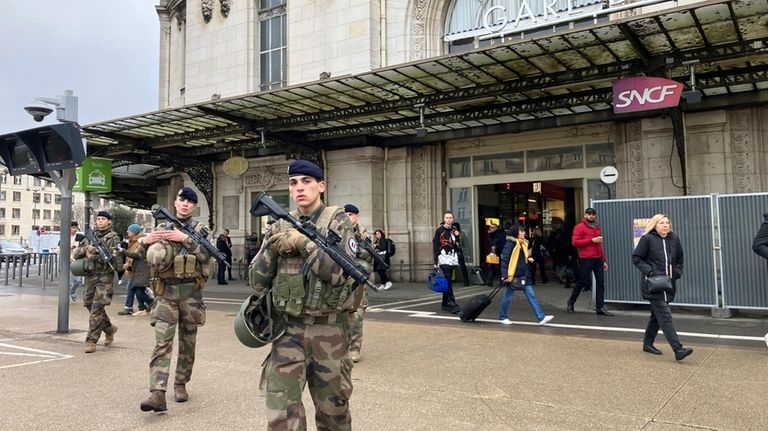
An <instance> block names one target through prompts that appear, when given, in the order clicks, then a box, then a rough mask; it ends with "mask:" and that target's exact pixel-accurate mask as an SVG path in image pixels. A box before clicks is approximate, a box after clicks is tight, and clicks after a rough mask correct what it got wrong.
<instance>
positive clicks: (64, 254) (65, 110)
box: [24, 90, 89, 332]
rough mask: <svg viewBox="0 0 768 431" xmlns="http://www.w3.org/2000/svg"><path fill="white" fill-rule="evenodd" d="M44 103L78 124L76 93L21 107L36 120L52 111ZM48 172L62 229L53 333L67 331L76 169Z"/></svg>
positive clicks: (64, 119) (38, 99) (66, 120)
mask: <svg viewBox="0 0 768 431" xmlns="http://www.w3.org/2000/svg"><path fill="white" fill-rule="evenodd" d="M40 102H42V103H40ZM47 105H53V106H55V107H56V119H57V120H59V122H62V123H77V96H75V95H74V92H73V91H72V90H65V91H64V95H63V96H59V97H57V98H50V97H36V98H35V100H34V101H33V103H32V104H30V105H29V106H25V107H24V110H25V111H27V112H28V113H29V114H30V115H31V116H32V118H33V119H34V120H35V121H43V118H44V117H45V116H46V115H48V114H50V113H51V112H53V109H51V108H49V107H48V106H47ZM48 175H49V176H50V178H51V181H53V182H54V183H56V186H58V188H59V191H60V192H61V228H60V229H59V231H60V235H61V236H60V240H59V244H60V246H59V268H61V273H60V274H59V307H58V325H57V329H56V332H69V250H70V242H71V240H70V236H69V225H70V224H71V221H72V187H73V186H74V185H75V179H76V176H75V169H74V168H68V169H62V170H59V171H52V172H49V173H48ZM87 205H88V196H87V195H86V216H85V217H86V226H87V224H88V217H89V214H88V208H87ZM35 208H37V204H35ZM65 229H66V230H65ZM38 249H39V242H38ZM38 251H39V250H38Z"/></svg>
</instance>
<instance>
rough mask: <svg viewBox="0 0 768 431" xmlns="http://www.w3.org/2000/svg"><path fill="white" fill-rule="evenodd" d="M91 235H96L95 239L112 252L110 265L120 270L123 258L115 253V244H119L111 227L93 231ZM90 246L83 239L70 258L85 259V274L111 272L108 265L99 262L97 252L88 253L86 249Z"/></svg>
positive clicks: (117, 236)
mask: <svg viewBox="0 0 768 431" xmlns="http://www.w3.org/2000/svg"><path fill="white" fill-rule="evenodd" d="M93 234H94V235H96V238H98V239H100V240H102V241H103V242H104V244H105V245H106V246H107V247H108V248H109V250H110V252H112V257H113V259H112V265H113V266H114V267H115V269H120V270H122V267H123V256H122V254H121V253H119V252H117V244H118V243H119V242H120V236H119V235H118V234H117V233H116V232H115V231H113V230H112V227H108V228H106V229H103V230H94V231H93ZM90 245H91V242H90V241H88V240H87V239H83V240H82V241H80V245H79V246H78V247H77V249H75V251H74V253H73V254H72V257H73V258H75V259H81V258H85V260H86V261H87V263H86V265H85V268H86V273H87V274H88V273H92V274H96V273H105V272H112V268H110V267H109V265H108V264H106V263H102V262H101V260H100V259H99V253H98V252H95V253H88V251H87V250H86V248H87V247H88V246H90Z"/></svg>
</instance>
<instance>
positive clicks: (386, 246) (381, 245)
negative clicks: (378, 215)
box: [373, 230, 393, 290]
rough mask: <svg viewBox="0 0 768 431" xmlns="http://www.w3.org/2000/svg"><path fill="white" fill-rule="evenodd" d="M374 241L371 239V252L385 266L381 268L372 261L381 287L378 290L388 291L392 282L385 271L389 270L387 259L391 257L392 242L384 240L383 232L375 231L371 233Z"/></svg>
mask: <svg viewBox="0 0 768 431" xmlns="http://www.w3.org/2000/svg"><path fill="white" fill-rule="evenodd" d="M373 236H374V239H373V244H374V246H373V250H374V251H375V252H376V253H377V254H378V255H379V256H381V257H382V259H383V260H384V262H385V263H386V264H387V266H386V267H385V266H383V265H381V264H379V262H378V261H377V260H375V259H374V260H373V270H374V271H376V273H377V274H379V279H380V280H381V285H380V286H379V289H380V290H389V288H390V287H392V282H391V281H390V280H389V276H387V269H388V268H389V265H390V263H389V258H390V257H391V256H392V254H393V253H392V241H391V240H390V239H389V238H386V237H385V236H384V231H383V230H377V231H376V232H374V233H373Z"/></svg>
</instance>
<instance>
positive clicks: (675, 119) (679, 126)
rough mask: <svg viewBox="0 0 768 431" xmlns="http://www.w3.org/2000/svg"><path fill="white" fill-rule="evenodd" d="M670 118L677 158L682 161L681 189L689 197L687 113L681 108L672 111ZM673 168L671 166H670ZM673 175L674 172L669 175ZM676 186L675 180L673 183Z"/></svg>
mask: <svg viewBox="0 0 768 431" xmlns="http://www.w3.org/2000/svg"><path fill="white" fill-rule="evenodd" d="M669 118H670V119H671V120H672V136H673V138H674V142H675V146H676V147H677V157H678V158H679V159H680V176H681V177H682V179H683V184H682V186H681V187H679V188H681V189H683V196H688V160H687V155H686V150H685V138H686V133H685V113H684V112H683V111H681V110H680V109H679V108H673V109H671V110H670V115H669ZM670 168H671V166H670ZM669 174H670V175H672V172H670V173H669ZM672 183H673V184H674V180H673V181H672Z"/></svg>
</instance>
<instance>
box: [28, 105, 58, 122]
mask: <svg viewBox="0 0 768 431" xmlns="http://www.w3.org/2000/svg"><path fill="white" fill-rule="evenodd" d="M24 110H25V111H27V113H28V114H29V115H31V116H32V118H33V119H34V120H35V121H37V122H40V121H43V118H45V117H46V116H47V115H48V114H50V113H51V112H53V108H51V107H50V106H48V105H46V104H45V103H42V102H32V103H30V104H29V105H27V106H25V107H24Z"/></svg>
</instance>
